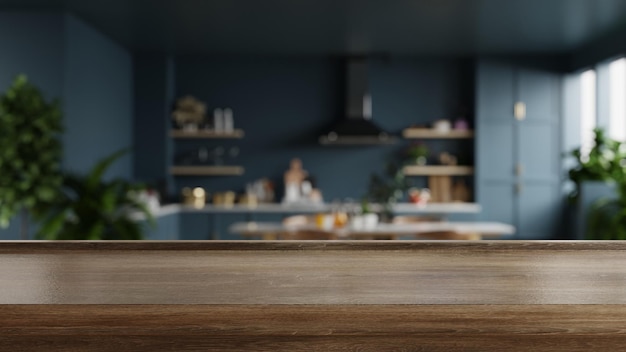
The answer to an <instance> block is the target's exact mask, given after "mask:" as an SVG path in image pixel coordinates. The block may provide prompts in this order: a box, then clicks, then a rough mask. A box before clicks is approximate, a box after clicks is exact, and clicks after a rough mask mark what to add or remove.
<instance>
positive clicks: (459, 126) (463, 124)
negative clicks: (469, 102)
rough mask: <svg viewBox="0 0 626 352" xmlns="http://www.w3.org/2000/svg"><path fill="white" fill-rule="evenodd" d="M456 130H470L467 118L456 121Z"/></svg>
mask: <svg viewBox="0 0 626 352" xmlns="http://www.w3.org/2000/svg"><path fill="white" fill-rule="evenodd" d="M454 129H455V130H459V131H466V130H468V129H469V124H468V123H467V120H466V119H465V117H459V118H458V119H456V121H454Z"/></svg>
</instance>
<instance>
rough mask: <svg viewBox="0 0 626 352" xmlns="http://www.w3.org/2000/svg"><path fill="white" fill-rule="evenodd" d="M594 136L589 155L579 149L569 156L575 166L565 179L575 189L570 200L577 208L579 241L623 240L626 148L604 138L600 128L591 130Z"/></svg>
mask: <svg viewBox="0 0 626 352" xmlns="http://www.w3.org/2000/svg"><path fill="white" fill-rule="evenodd" d="M594 134H595V137H594V142H595V143H594V146H593V148H592V149H591V150H590V152H589V154H588V155H583V153H582V152H581V150H580V149H576V150H574V151H572V152H571V155H572V156H574V157H575V159H576V165H575V166H574V167H572V168H571V169H570V170H569V173H568V175H569V178H570V180H572V181H573V182H574V185H575V189H574V190H573V191H572V192H571V193H570V196H569V198H570V203H571V204H574V205H575V206H576V207H577V208H578V210H577V211H578V213H579V214H578V219H577V221H578V227H579V230H580V231H581V235H579V237H584V238H587V239H594V240H602V239H605V240H625V239H626V145H624V144H623V143H621V142H618V141H615V140H612V139H610V138H608V137H606V135H605V134H604V131H603V130H602V129H600V128H596V129H594ZM606 195H609V196H608V197H603V196H606ZM583 203H585V204H583ZM585 220H586V222H585Z"/></svg>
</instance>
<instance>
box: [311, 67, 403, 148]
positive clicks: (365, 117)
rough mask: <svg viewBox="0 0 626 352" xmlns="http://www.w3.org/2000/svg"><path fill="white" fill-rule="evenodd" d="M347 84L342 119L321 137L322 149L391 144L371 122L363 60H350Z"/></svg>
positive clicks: (366, 70) (367, 84) (370, 102)
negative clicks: (328, 146) (341, 146)
mask: <svg viewBox="0 0 626 352" xmlns="http://www.w3.org/2000/svg"><path fill="white" fill-rule="evenodd" d="M346 70H347V80H346V112H345V114H346V115H345V117H343V118H342V119H341V120H340V121H338V122H337V123H336V124H335V125H333V126H332V127H331V128H330V130H329V131H328V132H327V133H326V134H324V135H322V136H320V138H319V141H320V144H322V145H379V144H392V143H395V142H396V138H395V137H393V136H391V135H390V134H389V133H387V132H386V131H384V130H383V129H382V128H380V127H379V126H378V125H376V124H375V123H374V122H373V121H372V97H371V94H370V90H369V77H368V64H367V60H366V59H349V60H348V63H347V67H346Z"/></svg>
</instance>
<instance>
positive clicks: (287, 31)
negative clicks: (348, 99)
mask: <svg viewBox="0 0 626 352" xmlns="http://www.w3.org/2000/svg"><path fill="white" fill-rule="evenodd" d="M0 9H13V10H21V9H28V10H33V9H46V10H50V9H52V10H58V9H62V10H67V11H68V12H71V13H73V14H75V15H77V16H78V17H80V18H82V19H84V20H86V21H87V22H88V23H90V24H92V25H93V26H95V27H96V28H98V29H100V30H101V31H103V32H104V33H106V34H108V35H109V36H111V37H112V38H114V39H115V40H116V41H118V42H120V43H121V44H123V45H124V46H126V47H128V48H130V49H131V50H134V51H159V52H168V53H174V54H286V55H307V54H314V55H318V54H322V55H326V54H347V53H352V54H354V53H359V54H360V53H389V54H398V55H466V54H520V53H530V54H562V53H568V52H570V51H573V50H575V49H578V48H580V47H581V46H583V45H585V44H587V43H589V42H591V41H593V40H596V39H598V38H601V37H603V36H605V35H607V34H609V33H611V32H615V31H618V30H622V29H624V28H626V1H625V0H107V1H104V0H65V1H64V0H0ZM624 33H626V31H625V32H624Z"/></svg>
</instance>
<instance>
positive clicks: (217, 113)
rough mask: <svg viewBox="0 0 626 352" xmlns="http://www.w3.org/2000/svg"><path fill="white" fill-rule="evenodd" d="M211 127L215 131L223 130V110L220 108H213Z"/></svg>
mask: <svg viewBox="0 0 626 352" xmlns="http://www.w3.org/2000/svg"><path fill="white" fill-rule="evenodd" d="M213 128H215V132H218V133H221V132H224V111H223V110H222V109H220V108H217V109H215V110H213Z"/></svg>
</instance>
